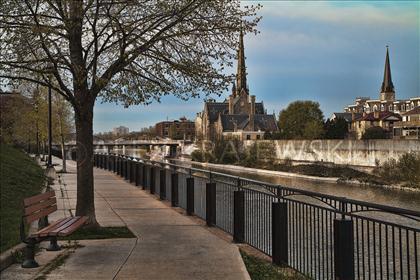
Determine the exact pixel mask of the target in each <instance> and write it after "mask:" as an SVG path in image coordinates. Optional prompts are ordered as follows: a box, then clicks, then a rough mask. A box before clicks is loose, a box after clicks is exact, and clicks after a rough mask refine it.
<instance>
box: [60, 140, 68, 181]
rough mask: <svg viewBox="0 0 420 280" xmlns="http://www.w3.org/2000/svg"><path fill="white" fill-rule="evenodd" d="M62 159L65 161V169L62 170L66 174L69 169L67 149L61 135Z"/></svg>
mask: <svg viewBox="0 0 420 280" xmlns="http://www.w3.org/2000/svg"><path fill="white" fill-rule="evenodd" d="M61 157H62V159H63V168H62V169H61V172H63V173H66V172H67V167H66V147H65V143H64V137H63V135H61Z"/></svg>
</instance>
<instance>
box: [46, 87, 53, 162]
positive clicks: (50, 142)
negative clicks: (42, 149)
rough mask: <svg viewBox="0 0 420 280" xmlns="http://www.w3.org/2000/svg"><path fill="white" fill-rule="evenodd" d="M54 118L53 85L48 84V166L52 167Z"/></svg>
mask: <svg viewBox="0 0 420 280" xmlns="http://www.w3.org/2000/svg"><path fill="white" fill-rule="evenodd" d="M51 149H52V119H51V85H48V162H47V167H52V155H51Z"/></svg>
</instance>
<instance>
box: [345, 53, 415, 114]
mask: <svg viewBox="0 0 420 280" xmlns="http://www.w3.org/2000/svg"><path fill="white" fill-rule="evenodd" d="M395 97H396V96H395V88H394V84H393V83H392V77H391V64H390V61H389V50H388V47H387V49H386V57H385V68H384V78H383V81H382V85H381V90H380V93H379V99H370V97H357V98H356V100H355V103H354V104H352V105H349V106H347V107H345V108H344V111H345V112H347V113H363V112H365V113H371V112H376V111H380V112H393V113H397V114H402V113H404V112H408V111H410V110H412V109H414V107H416V106H420V96H417V97H413V98H409V99H402V100H397V99H396V98H395Z"/></svg>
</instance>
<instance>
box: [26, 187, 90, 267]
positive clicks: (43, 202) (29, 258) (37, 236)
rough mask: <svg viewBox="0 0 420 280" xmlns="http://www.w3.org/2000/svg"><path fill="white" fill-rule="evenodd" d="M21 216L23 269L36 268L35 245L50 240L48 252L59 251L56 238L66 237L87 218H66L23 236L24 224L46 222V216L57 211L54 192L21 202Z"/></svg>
mask: <svg viewBox="0 0 420 280" xmlns="http://www.w3.org/2000/svg"><path fill="white" fill-rule="evenodd" d="M23 209H24V210H23V215H22V221H21V225H20V238H21V240H22V242H24V243H26V248H25V259H24V261H23V263H22V267H24V268H34V267H38V266H39V265H38V263H37V262H36V261H35V245H36V244H37V243H39V242H41V241H44V240H50V245H49V247H48V248H47V250H48V251H59V250H60V249H61V248H60V246H58V244H57V237H59V236H67V235H70V234H71V233H73V232H74V231H75V230H77V229H78V228H80V227H81V226H82V225H84V224H85V223H86V221H87V217H67V218H63V219H60V220H58V221H55V222H53V223H50V224H49V225H47V226H46V227H44V228H42V229H40V230H38V231H37V232H35V233H32V234H29V235H28V236H26V234H25V224H27V225H30V224H31V223H32V222H33V221H36V220H38V219H45V220H47V222H46V223H47V224H48V215H49V214H51V213H53V212H55V211H57V199H56V198H55V192H54V191H49V192H45V193H43V194H39V195H35V196H31V197H28V198H25V199H24V200H23Z"/></svg>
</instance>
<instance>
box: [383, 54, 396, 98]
mask: <svg viewBox="0 0 420 280" xmlns="http://www.w3.org/2000/svg"><path fill="white" fill-rule="evenodd" d="M380 99H381V100H389V101H393V100H395V90H394V84H393V83H392V79H391V65H390V63H389V50H388V46H386V58H385V69H384V80H383V82H382V86H381V95H380Z"/></svg>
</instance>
